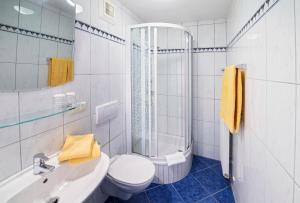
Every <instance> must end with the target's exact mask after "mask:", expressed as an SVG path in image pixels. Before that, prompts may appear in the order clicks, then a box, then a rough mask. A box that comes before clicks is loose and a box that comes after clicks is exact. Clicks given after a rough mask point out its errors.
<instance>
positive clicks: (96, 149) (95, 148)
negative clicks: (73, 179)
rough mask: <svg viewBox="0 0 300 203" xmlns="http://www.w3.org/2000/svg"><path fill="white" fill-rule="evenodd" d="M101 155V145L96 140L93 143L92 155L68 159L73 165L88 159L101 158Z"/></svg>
mask: <svg viewBox="0 0 300 203" xmlns="http://www.w3.org/2000/svg"><path fill="white" fill-rule="evenodd" d="M100 155H101V154H100V146H99V144H98V143H97V142H96V141H94V143H93V145H92V152H91V155H90V157H86V158H78V159H71V160H69V161H68V163H69V164H71V165H77V164H81V163H83V162H86V161H90V160H95V159H97V158H99V157H100Z"/></svg>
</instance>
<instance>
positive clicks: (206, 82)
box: [197, 76, 215, 99]
mask: <svg viewBox="0 0 300 203" xmlns="http://www.w3.org/2000/svg"><path fill="white" fill-rule="evenodd" d="M214 83H215V79H214V76H198V87H197V88H198V97H199V98H206V99H208V98H210V99H213V98H214V97H215V90H214V88H215V84H214Z"/></svg>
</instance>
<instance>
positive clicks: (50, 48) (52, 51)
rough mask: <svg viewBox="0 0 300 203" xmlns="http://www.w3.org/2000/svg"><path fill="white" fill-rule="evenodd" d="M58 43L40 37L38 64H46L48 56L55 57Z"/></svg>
mask: <svg viewBox="0 0 300 203" xmlns="http://www.w3.org/2000/svg"><path fill="white" fill-rule="evenodd" d="M57 48H58V43H57V42H54V41H50V40H45V39H40V49H39V50H40V53H39V64H45V65H48V60H49V58H52V57H57V56H58V55H57V50H58V49H57Z"/></svg>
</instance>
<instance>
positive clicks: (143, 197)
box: [105, 192, 149, 203]
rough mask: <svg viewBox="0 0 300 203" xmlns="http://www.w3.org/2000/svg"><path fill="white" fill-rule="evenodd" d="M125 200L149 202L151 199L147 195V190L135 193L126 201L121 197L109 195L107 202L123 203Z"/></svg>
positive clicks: (133, 202)
mask: <svg viewBox="0 0 300 203" xmlns="http://www.w3.org/2000/svg"><path fill="white" fill-rule="evenodd" d="M123 202H128V203H149V200H148V198H147V195H146V193H145V192H142V193H139V194H136V195H133V196H132V197H131V198H130V199H129V200H127V201H124V200H121V199H118V198H116V197H109V198H108V199H107V200H106V201H105V203H123Z"/></svg>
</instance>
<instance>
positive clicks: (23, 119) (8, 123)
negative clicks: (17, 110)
mask: <svg viewBox="0 0 300 203" xmlns="http://www.w3.org/2000/svg"><path fill="white" fill-rule="evenodd" d="M78 108H80V105H79V104H76V105H75V106H72V107H64V108H60V109H54V108H52V109H46V110H43V111H37V112H34V113H30V114H25V115H22V116H20V118H19V117H15V118H9V119H6V120H1V121H0V128H7V127H12V126H15V125H19V124H23V123H28V122H32V121H36V120H39V119H43V118H48V117H51V116H55V115H58V114H63V113H65V112H68V111H72V110H75V109H78Z"/></svg>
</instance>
